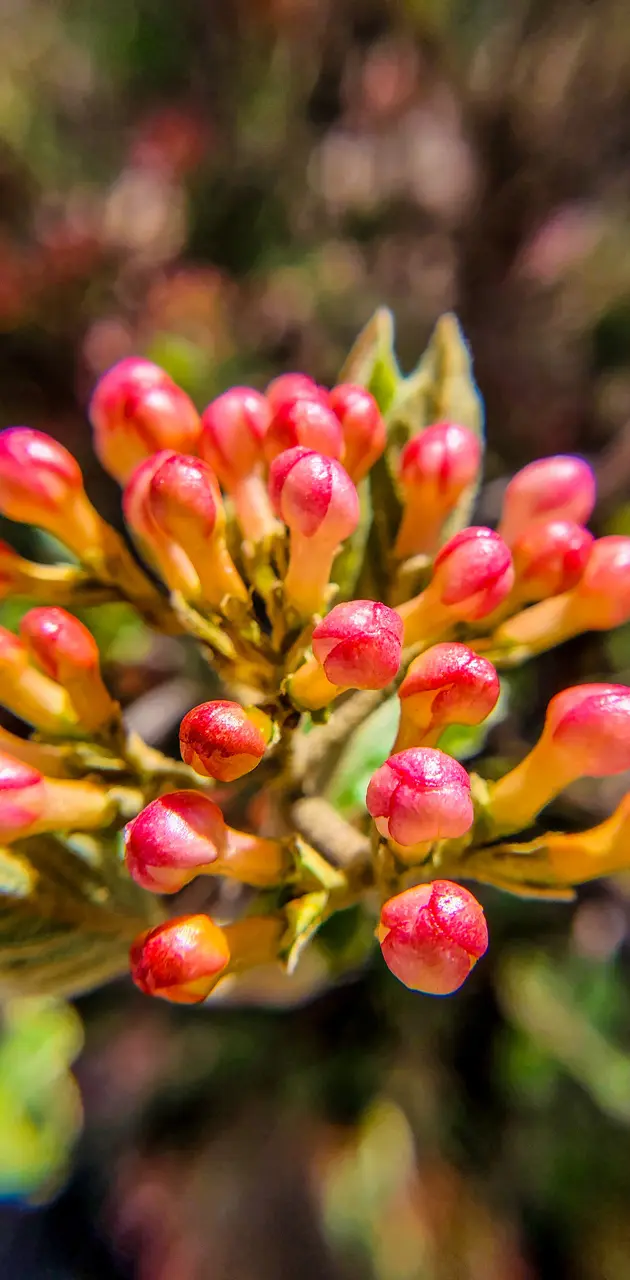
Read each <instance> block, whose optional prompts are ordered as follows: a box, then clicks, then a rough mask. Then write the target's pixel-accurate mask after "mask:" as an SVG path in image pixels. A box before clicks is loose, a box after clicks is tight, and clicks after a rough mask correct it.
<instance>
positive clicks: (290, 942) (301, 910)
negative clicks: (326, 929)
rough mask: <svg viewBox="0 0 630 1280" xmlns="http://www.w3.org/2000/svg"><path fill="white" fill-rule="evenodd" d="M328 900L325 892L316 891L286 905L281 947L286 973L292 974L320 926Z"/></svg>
mask: <svg viewBox="0 0 630 1280" xmlns="http://www.w3.org/2000/svg"><path fill="white" fill-rule="evenodd" d="M328 899H329V894H328V892H327V890H325V889H321V890H319V889H316V890H314V891H313V893H305V894H304V895H303V897H301V898H295V899H294V900H293V902H288V903H287V905H286V907H285V912H286V916H287V920H288V922H289V926H288V929H287V933H286V936H285V939H284V946H283V950H284V958H285V965H286V969H287V973H289V974H291V973H293V971H294V970H295V967H296V965H297V963H298V960H299V958H300V956H301V954H302V952H303V950H304V948H305V947H306V946H308V943H309V942H310V941H311V938H312V937H313V935H314V934H315V933H317V930H318V929H319V927H320V925H321V924H322V922H323V920H324V916H325V914H326V908H327V906H328Z"/></svg>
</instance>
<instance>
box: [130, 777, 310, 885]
mask: <svg viewBox="0 0 630 1280" xmlns="http://www.w3.org/2000/svg"><path fill="white" fill-rule="evenodd" d="M125 859H126V862H127V867H128V870H129V873H130V875H132V876H133V878H134V880H136V881H137V883H138V884H140V885H142V887H143V889H151V890H152V891H153V892H154V893H177V892H178V890H179V889H182V888H183V886H184V885H186V884H188V883H189V881H191V880H193V879H194V878H195V877H196V876H198V875H225V876H230V877H232V878H233V879H235V880H241V881H243V882H245V883H246V884H252V885H256V886H261V887H264V886H266V885H271V884H277V883H278V881H279V880H281V879H282V876H283V874H284V873H285V872H286V870H287V869H288V868H287V855H286V853H285V851H284V848H283V846H282V845H281V844H279V843H278V842H277V841H274V840H265V839H262V838H261V837H259V836H252V835H249V834H248V833H247V832H244V831H235V830H234V829H233V828H232V827H228V826H226V824H225V822H224V819H223V814H222V813H221V810H220V809H219V806H218V805H216V804H215V803H214V801H213V800H211V799H210V797H209V796H205V795H202V794H201V793H200V792H199V791H173V792H171V793H170V794H169V795H165V796H160V797H159V799H157V800H152V801H151V803H150V804H148V805H147V806H146V808H145V809H143V810H142V812H141V813H139V814H138V817H137V818H134V819H133V821H132V822H130V823H128V824H127V826H126V828H125Z"/></svg>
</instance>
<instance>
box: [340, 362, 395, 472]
mask: <svg viewBox="0 0 630 1280" xmlns="http://www.w3.org/2000/svg"><path fill="white" fill-rule="evenodd" d="M330 406H331V408H332V410H333V412H334V413H336V415H337V417H338V418H339V421H340V423H341V428H342V431H343V442H344V451H343V465H344V467H345V468H346V471H347V472H348V475H349V476H350V477H351V479H352V480H354V482H355V484H358V483H359V480H362V479H363V477H364V476H366V475H367V473H368V471H369V470H370V468H371V467H372V466H373V465H374V463H375V462H376V460H377V458H380V456H381V454H382V452H383V450H384V448H385V445H386V443H387V428H386V426H385V420H384V418H383V415H382V414H381V411H380V409H379V407H378V405H377V403H376V400H375V399H374V396H373V395H371V394H370V392H369V391H368V390H366V388H365V387H360V386H355V385H354V384H353V383H351V382H341V383H340V384H339V386H337V387H333V389H332V391H331V392H330Z"/></svg>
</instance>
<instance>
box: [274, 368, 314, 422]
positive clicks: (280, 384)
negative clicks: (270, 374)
mask: <svg viewBox="0 0 630 1280" xmlns="http://www.w3.org/2000/svg"><path fill="white" fill-rule="evenodd" d="M266 399H267V403H268V405H269V408H270V409H271V412H272V414H273V413H275V412H276V410H277V409H281V408H283V407H284V405H291V404H294V403H295V401H296V400H321V401H322V404H328V392H327V391H326V389H325V387H318V385H317V383H316V382H314V381H313V379H312V378H309V377H308V376H307V374H305V373H281V374H280V376H279V377H278V378H274V379H273V381H272V382H270V383H269V386H268V387H267V392H266Z"/></svg>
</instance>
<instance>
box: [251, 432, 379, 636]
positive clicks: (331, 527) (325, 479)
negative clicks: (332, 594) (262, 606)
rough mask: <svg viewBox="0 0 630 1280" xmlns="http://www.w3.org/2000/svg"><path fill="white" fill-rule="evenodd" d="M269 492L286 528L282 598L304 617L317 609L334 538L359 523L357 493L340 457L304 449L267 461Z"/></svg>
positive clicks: (336, 542) (335, 543)
mask: <svg viewBox="0 0 630 1280" xmlns="http://www.w3.org/2000/svg"><path fill="white" fill-rule="evenodd" d="M269 493H270V496H271V501H272V504H273V507H274V509H275V511H276V513H277V514H278V515H279V516H280V517H281V518H282V519H283V520H284V521H285V523H286V524H287V525H288V526H289V529H290V530H291V552H290V559H289V567H288V571H287V574H286V577H285V582H284V590H285V598H286V600H287V603H288V604H290V605H291V606H292V607H293V608H294V609H295V610H296V611H297V612H298V613H299V614H300V615H301V616H303V617H306V618H308V617H311V616H312V615H313V614H314V613H319V612H320V611H321V610H322V608H323V606H324V604H325V601H326V593H327V587H328V581H329V578H330V572H331V568H332V562H333V560H334V557H335V555H336V552H337V548H338V546H339V543H340V542H341V541H342V540H343V539H344V538H348V537H349V536H350V534H351V533H353V532H354V530H355V529H356V527H357V524H358V523H359V515H360V509H359V498H358V494H357V491H356V488H355V486H354V485H353V483H352V480H351V479H350V477H349V475H348V473H347V472H346V471H344V469H343V467H342V466H341V465H340V463H339V462H336V461H335V460H334V459H333V458H325V457H323V456H322V454H320V453H314V452H313V450H311V449H304V448H296V449H288V450H287V451H286V453H281V454H280V455H279V456H278V457H277V458H276V459H275V460H274V462H272V464H271V468H270V472H269Z"/></svg>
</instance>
